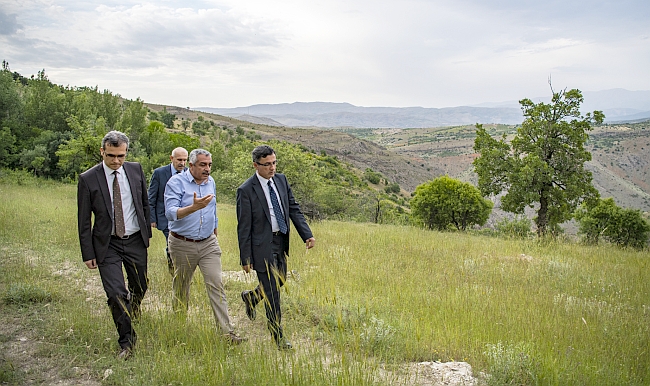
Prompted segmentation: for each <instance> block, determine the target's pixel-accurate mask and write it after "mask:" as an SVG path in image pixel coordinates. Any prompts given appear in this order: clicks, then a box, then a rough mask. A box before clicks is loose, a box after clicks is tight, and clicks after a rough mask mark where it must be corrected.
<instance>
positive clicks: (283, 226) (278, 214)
mask: <svg viewBox="0 0 650 386" xmlns="http://www.w3.org/2000/svg"><path fill="white" fill-rule="evenodd" d="M269 196H271V205H273V213H275V219H276V221H277V222H278V226H279V227H280V232H281V233H283V234H285V235H286V234H287V231H288V229H287V223H286V222H285V221H284V215H283V214H282V209H280V202H279V201H278V196H276V195H275V190H274V189H273V185H271V181H270V180H269Z"/></svg>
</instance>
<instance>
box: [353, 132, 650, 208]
mask: <svg viewBox="0 0 650 386" xmlns="http://www.w3.org/2000/svg"><path fill="white" fill-rule="evenodd" d="M484 127H486V128H488V130H489V131H490V133H491V134H492V135H493V136H495V137H496V136H500V135H501V134H503V133H506V134H509V135H512V134H514V133H515V132H516V127H515V126H506V125H484ZM347 132H348V133H350V134H354V135H357V136H359V137H361V138H365V139H368V140H371V141H374V142H375V143H377V144H380V145H382V146H384V147H385V148H386V149H387V150H390V151H392V152H394V153H396V154H401V155H403V156H405V157H407V158H409V159H412V160H418V161H417V162H421V163H423V164H424V165H425V166H426V167H431V168H433V167H437V168H439V169H441V170H442V172H443V173H445V174H449V175H450V176H452V177H455V178H459V179H461V180H464V181H471V182H473V183H476V175H475V174H474V173H473V172H472V170H471V167H472V161H473V160H474V158H475V157H476V154H475V153H474V150H473V146H474V138H475V127H474V125H468V126H457V127H446V128H432V129H406V130H402V129H394V130H355V129H349V130H347ZM589 134H590V140H589V142H588V144H587V149H588V150H589V151H590V152H591V153H592V161H590V162H588V163H587V169H588V170H590V171H591V172H592V173H593V182H594V185H595V186H596V188H597V189H598V190H599V192H600V193H601V195H602V196H603V197H604V198H605V197H614V199H615V200H616V202H617V203H618V204H619V205H621V206H623V207H631V208H637V209H641V210H643V211H650V176H649V175H648V170H649V165H650V121H645V122H641V123H634V124H612V125H603V126H599V127H596V128H594V130H593V131H592V132H590V133H589Z"/></svg>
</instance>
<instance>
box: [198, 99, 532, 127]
mask: <svg viewBox="0 0 650 386" xmlns="http://www.w3.org/2000/svg"><path fill="white" fill-rule="evenodd" d="M194 109H195V110H199V111H203V112H206V113H213V114H219V115H225V116H228V117H232V118H237V119H241V120H245V121H248V122H252V120H251V117H258V119H259V118H264V119H270V120H273V121H276V122H278V123H279V124H281V125H284V126H292V127H324V128H335V127H356V128H366V127H372V128H420V127H437V126H451V125H463V124H473V123H477V122H478V123H505V124H515V123H519V122H521V120H522V115H521V111H520V110H519V109H517V108H484V107H466V106H463V107H447V108H441V109H436V108H424V107H359V106H354V105H351V104H349V103H328V102H295V103H282V104H275V105H270V104H264V105H253V106H248V107H236V108H212V107H197V108H194ZM254 123H257V122H254Z"/></svg>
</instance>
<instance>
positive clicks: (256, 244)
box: [237, 173, 313, 272]
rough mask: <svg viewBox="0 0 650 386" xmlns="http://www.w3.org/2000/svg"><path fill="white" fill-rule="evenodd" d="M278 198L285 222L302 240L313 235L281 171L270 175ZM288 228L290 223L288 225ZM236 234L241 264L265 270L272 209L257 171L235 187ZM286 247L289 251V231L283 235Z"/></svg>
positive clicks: (271, 235)
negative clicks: (292, 227) (291, 225)
mask: <svg viewBox="0 0 650 386" xmlns="http://www.w3.org/2000/svg"><path fill="white" fill-rule="evenodd" d="M273 181H274V182H275V186H276V187H277V190H278V191H277V193H278V196H279V197H278V198H279V200H280V201H281V203H282V208H283V209H284V217H285V221H286V223H287V224H289V219H291V222H293V225H294V227H295V228H296V230H297V231H298V234H299V235H300V237H301V238H302V240H303V241H306V240H307V239H309V238H311V237H313V235H312V233H311V229H310V228H309V225H307V221H306V220H305V216H304V215H303V214H302V212H301V211H300V205H298V203H297V202H296V200H295V199H294V197H293V192H291V187H290V186H289V183H288V182H287V178H286V177H285V176H284V174H277V173H276V174H275V176H274V177H273ZM289 229H291V227H289ZM237 236H238V238H239V259H240V262H241V265H248V264H253V269H255V271H257V272H265V271H266V265H267V263H268V261H269V260H270V259H271V254H272V252H271V242H272V241H273V232H272V230H271V213H270V211H269V205H268V203H267V201H266V196H264V190H262V186H261V185H260V181H259V179H258V178H257V175H253V176H252V177H251V178H249V179H248V180H246V182H244V183H243V184H242V185H241V186H240V187H239V188H238V189H237ZM285 237H286V240H285V243H284V245H285V251H284V253H285V254H286V255H287V256H288V255H289V234H288V233H287V235H286V236H285Z"/></svg>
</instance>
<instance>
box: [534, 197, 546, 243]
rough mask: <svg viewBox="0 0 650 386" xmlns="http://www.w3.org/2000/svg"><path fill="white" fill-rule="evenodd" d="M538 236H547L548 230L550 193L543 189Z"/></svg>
mask: <svg viewBox="0 0 650 386" xmlns="http://www.w3.org/2000/svg"><path fill="white" fill-rule="evenodd" d="M536 225H537V236H538V237H542V236H545V235H546V231H547V230H548V192H547V191H546V189H542V191H541V192H540V195H539V210H538V211H537V220H536Z"/></svg>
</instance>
